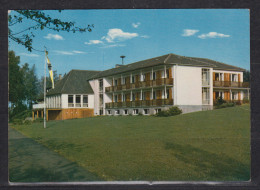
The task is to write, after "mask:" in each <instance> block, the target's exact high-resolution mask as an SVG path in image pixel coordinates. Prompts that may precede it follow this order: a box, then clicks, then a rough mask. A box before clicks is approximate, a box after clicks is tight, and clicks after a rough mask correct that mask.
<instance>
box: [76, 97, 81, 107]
mask: <svg viewBox="0 0 260 190" xmlns="http://www.w3.org/2000/svg"><path fill="white" fill-rule="evenodd" d="M76 107H81V95H76Z"/></svg>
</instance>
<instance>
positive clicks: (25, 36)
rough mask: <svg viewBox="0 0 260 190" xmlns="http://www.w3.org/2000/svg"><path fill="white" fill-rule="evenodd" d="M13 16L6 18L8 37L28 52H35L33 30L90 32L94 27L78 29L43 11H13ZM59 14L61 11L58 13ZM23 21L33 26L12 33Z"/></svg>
mask: <svg viewBox="0 0 260 190" xmlns="http://www.w3.org/2000/svg"><path fill="white" fill-rule="evenodd" d="M13 12H15V14H13V15H9V16H8V29H9V31H8V37H9V39H11V40H13V41H14V42H16V43H18V44H21V45H23V46H24V47H25V48H26V49H27V50H28V51H30V52H31V51H32V50H36V49H35V48H33V46H32V42H33V38H34V37H35V34H34V33H33V31H35V30H38V29H40V30H43V29H44V28H48V29H50V30H53V31H57V32H59V31H66V32H73V33H75V32H86V31H89V32H91V31H92V29H93V28H94V25H93V24H92V25H88V26H87V27H86V28H80V27H77V26H75V23H74V22H64V21H61V20H60V19H54V18H51V17H50V16H49V15H46V14H45V13H44V12H43V11H39V10H17V11H13ZM59 12H61V11H59ZM25 19H29V20H31V21H32V23H33V25H32V26H30V27H28V28H25V29H23V30H21V31H16V32H14V31H13V30H12V26H14V25H17V24H21V23H23V21H24V20H25Z"/></svg>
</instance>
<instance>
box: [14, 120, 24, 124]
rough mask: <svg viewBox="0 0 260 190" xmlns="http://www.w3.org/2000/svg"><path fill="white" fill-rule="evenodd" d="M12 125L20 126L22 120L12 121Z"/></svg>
mask: <svg viewBox="0 0 260 190" xmlns="http://www.w3.org/2000/svg"><path fill="white" fill-rule="evenodd" d="M12 123H13V124H15V125H22V124H23V120H22V119H13V120H12Z"/></svg>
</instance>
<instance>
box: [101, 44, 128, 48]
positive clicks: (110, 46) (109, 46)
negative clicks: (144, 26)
mask: <svg viewBox="0 0 260 190" xmlns="http://www.w3.org/2000/svg"><path fill="white" fill-rule="evenodd" d="M124 46H125V44H111V45H105V46H102V47H101V48H112V47H124Z"/></svg>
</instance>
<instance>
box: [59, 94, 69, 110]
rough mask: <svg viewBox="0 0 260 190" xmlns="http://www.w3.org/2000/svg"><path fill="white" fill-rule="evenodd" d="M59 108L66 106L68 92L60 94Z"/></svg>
mask: <svg viewBox="0 0 260 190" xmlns="http://www.w3.org/2000/svg"><path fill="white" fill-rule="evenodd" d="M61 108H68V94H62V95H61Z"/></svg>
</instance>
